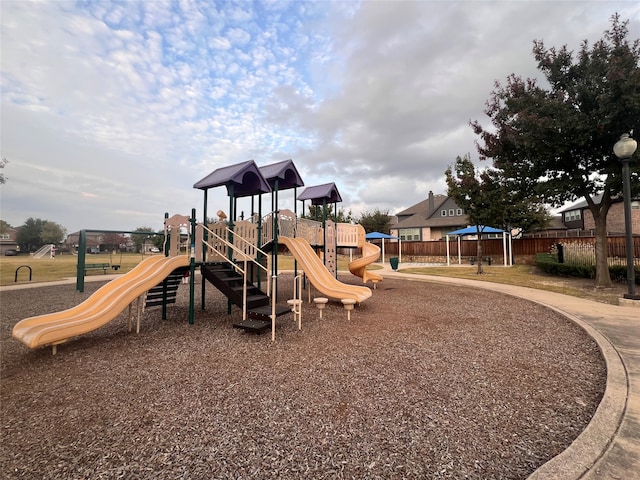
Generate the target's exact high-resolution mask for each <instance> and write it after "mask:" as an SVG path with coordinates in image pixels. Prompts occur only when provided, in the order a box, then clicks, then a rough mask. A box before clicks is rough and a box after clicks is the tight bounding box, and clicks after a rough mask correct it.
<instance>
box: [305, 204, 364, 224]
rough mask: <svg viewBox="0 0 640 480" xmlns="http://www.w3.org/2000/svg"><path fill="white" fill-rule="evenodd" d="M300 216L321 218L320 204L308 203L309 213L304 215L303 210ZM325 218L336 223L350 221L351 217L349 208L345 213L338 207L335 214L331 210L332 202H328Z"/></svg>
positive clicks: (314, 218) (311, 218)
mask: <svg viewBox="0 0 640 480" xmlns="http://www.w3.org/2000/svg"><path fill="white" fill-rule="evenodd" d="M301 217H302V218H308V219H310V220H322V205H309V213H308V214H306V215H305V213H304V212H303V213H302V215H301ZM326 219H327V220H332V221H334V222H336V223H351V221H352V220H353V217H352V214H351V210H349V211H348V212H346V213H345V211H344V209H342V208H339V209H338V214H337V215H336V214H335V213H334V211H333V204H328V205H326Z"/></svg>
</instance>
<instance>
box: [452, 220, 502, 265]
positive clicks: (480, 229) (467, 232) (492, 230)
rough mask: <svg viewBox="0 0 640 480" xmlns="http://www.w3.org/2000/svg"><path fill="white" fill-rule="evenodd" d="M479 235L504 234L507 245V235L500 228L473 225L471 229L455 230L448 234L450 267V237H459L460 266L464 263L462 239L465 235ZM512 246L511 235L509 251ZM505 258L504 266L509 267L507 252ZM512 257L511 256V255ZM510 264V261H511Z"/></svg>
mask: <svg viewBox="0 0 640 480" xmlns="http://www.w3.org/2000/svg"><path fill="white" fill-rule="evenodd" d="M478 233H479V234H480V235H481V236H482V234H485V233H502V234H503V244H504V243H505V239H504V234H505V233H506V232H505V231H504V230H500V229H499V228H493V227H487V226H485V225H477V226H476V225H472V226H470V227H465V228H461V229H459V230H454V231H453V232H449V233H447V265H450V263H451V262H450V259H449V235H456V236H457V237H458V264H461V263H462V259H461V257H460V250H461V249H460V237H464V236H465V235H478ZM510 246H511V235H509V250H511V248H510ZM504 247H505V250H506V245H504ZM503 256H504V265H505V266H506V265H507V257H506V252H505V253H504V254H503ZM509 257H511V255H509ZM509 262H510V260H509Z"/></svg>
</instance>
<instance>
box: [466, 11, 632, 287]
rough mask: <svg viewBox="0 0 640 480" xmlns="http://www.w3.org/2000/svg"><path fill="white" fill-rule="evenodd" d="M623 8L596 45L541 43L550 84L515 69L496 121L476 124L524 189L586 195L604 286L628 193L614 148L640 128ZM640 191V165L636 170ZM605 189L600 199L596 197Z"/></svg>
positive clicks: (563, 197) (494, 101) (485, 151)
mask: <svg viewBox="0 0 640 480" xmlns="http://www.w3.org/2000/svg"><path fill="white" fill-rule="evenodd" d="M627 25H628V22H623V21H621V19H620V17H619V15H617V14H616V15H614V16H613V17H612V18H611V28H610V29H609V30H607V31H605V33H604V37H603V38H602V39H601V40H598V41H597V42H596V43H594V44H593V46H590V45H589V43H588V41H587V40H585V41H584V42H583V43H582V45H581V47H580V50H579V51H578V52H577V54H575V55H574V52H573V51H570V50H569V49H568V47H567V46H566V45H565V46H563V47H562V48H559V49H556V48H555V47H551V48H546V47H545V45H544V43H543V41H542V40H537V41H535V42H534V45H533V55H534V57H535V60H536V61H537V64H538V70H539V71H540V72H541V73H542V74H543V75H544V78H545V82H544V85H539V84H538V82H537V81H536V80H535V79H526V80H524V79H522V78H521V77H519V76H517V75H515V74H511V75H510V76H509V77H508V78H507V81H506V83H505V84H500V83H496V85H495V88H494V90H493V92H492V94H491V96H490V98H489V100H488V102H487V106H486V109H485V113H486V114H487V115H488V116H489V118H490V119H491V124H492V126H491V127H490V128H487V129H485V128H484V127H483V126H482V125H481V124H480V122H478V121H474V122H472V123H471V125H472V128H473V129H474V131H475V133H476V134H477V135H479V136H480V141H478V142H477V148H478V152H479V154H480V158H481V159H491V160H493V164H494V166H495V167H496V168H498V169H500V170H502V171H503V172H504V175H505V177H506V178H509V179H512V180H513V181H514V182H516V183H517V185H518V188H519V189H520V190H521V191H531V192H536V193H538V194H539V195H540V196H541V198H542V199H544V201H545V202H547V203H549V204H551V205H553V206H561V205H563V204H564V203H565V202H567V201H573V200H576V199H578V198H584V199H585V201H586V202H587V205H588V208H589V210H590V212H591V214H592V215H593V219H594V222H595V226H596V285H598V286H609V285H611V280H610V278H609V270H608V265H607V259H606V255H607V252H606V231H607V229H606V217H607V213H608V211H609V208H610V206H611V204H612V202H613V201H615V200H617V199H619V198H621V194H622V179H621V166H620V162H619V161H618V159H617V158H616V157H615V155H614V154H613V151H612V148H613V145H614V143H615V142H616V141H617V140H618V139H619V137H620V135H621V134H622V133H625V132H631V131H633V130H634V129H636V131H640V128H638V127H640V125H639V122H640V41H639V40H634V41H629V39H628V38H627V36H628V28H627ZM632 175H633V180H632V184H634V193H635V194H637V193H638V192H640V182H639V181H638V177H639V175H640V167H638V162H635V166H634V168H633V169H632ZM596 194H598V195H601V201H600V203H598V204H596V203H595V202H594V200H593V198H594V197H595V195H596Z"/></svg>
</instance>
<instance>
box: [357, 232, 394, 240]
mask: <svg viewBox="0 0 640 480" xmlns="http://www.w3.org/2000/svg"><path fill="white" fill-rule="evenodd" d="M365 238H366V239H367V240H377V239H380V238H382V239H385V240H387V239H388V240H398V237H394V236H393V235H387V234H386V233H380V232H371V233H367V234H366V236H365Z"/></svg>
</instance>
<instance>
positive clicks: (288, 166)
mask: <svg viewBox="0 0 640 480" xmlns="http://www.w3.org/2000/svg"><path fill="white" fill-rule="evenodd" d="M259 170H260V173H261V174H262V176H263V177H264V178H265V180H266V181H267V183H268V184H269V186H270V187H271V189H272V190H275V189H276V183H277V184H278V185H277V186H278V190H287V189H290V188H294V187H302V186H304V182H303V181H302V177H300V174H299V173H298V170H297V169H296V166H295V165H294V164H293V160H284V161H282V162H277V163H272V164H271V165H264V166H263V167H260V169H259Z"/></svg>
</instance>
